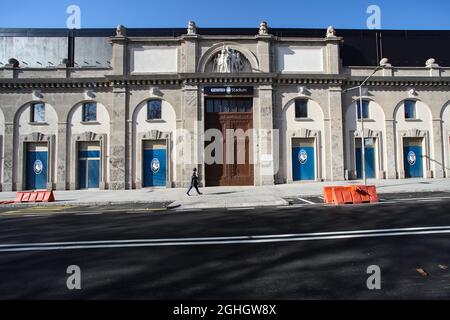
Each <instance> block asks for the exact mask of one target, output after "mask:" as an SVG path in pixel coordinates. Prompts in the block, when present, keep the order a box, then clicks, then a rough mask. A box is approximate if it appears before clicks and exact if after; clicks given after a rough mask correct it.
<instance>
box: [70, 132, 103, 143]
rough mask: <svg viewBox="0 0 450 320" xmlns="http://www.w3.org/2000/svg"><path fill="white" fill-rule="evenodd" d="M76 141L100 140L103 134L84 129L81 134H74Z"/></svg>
mask: <svg viewBox="0 0 450 320" xmlns="http://www.w3.org/2000/svg"><path fill="white" fill-rule="evenodd" d="M76 140H78V141H101V140H103V135H101V134H97V133H94V132H90V131H86V132H84V133H82V134H79V135H77V136H76Z"/></svg>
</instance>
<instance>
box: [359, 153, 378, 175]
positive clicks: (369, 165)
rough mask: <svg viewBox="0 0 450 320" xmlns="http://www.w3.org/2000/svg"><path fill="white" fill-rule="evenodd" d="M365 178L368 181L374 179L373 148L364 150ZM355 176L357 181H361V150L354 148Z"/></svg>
mask: <svg viewBox="0 0 450 320" xmlns="http://www.w3.org/2000/svg"><path fill="white" fill-rule="evenodd" d="M365 151H366V153H365V157H366V161H365V163H366V177H367V178H368V179H374V178H376V173H375V172H376V171H375V148H371V147H368V148H366V150H365ZM356 176H357V178H358V179H362V177H363V174H362V150H361V148H356Z"/></svg>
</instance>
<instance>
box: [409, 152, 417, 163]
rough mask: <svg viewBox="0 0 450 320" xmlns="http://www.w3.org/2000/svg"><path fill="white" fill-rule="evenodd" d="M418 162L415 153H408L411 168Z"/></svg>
mask: <svg viewBox="0 0 450 320" xmlns="http://www.w3.org/2000/svg"><path fill="white" fill-rule="evenodd" d="M416 161H417V156H416V154H415V152H414V151H410V152H409V153H408V163H409V164H410V165H411V166H413V165H415V164H416Z"/></svg>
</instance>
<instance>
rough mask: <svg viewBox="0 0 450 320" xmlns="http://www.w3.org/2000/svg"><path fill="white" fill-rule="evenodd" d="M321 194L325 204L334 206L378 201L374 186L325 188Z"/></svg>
mask: <svg viewBox="0 0 450 320" xmlns="http://www.w3.org/2000/svg"><path fill="white" fill-rule="evenodd" d="M323 193H324V201H325V203H329V204H335V205H342V204H361V203H376V202H379V201H380V199H379V198H378V195H377V188H376V187H375V186H336V187H325V188H324V190H323Z"/></svg>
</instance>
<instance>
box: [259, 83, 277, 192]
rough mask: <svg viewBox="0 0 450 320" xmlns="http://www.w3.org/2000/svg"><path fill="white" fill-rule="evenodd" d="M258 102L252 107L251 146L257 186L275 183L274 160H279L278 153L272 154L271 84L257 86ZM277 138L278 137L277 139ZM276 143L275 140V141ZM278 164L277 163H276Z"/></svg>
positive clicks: (273, 135) (274, 135) (273, 134)
mask: <svg viewBox="0 0 450 320" xmlns="http://www.w3.org/2000/svg"><path fill="white" fill-rule="evenodd" d="M258 98H259V99H258V100H259V101H258V103H257V104H255V106H257V108H254V115H253V116H254V130H255V135H254V137H255V141H253V146H254V148H255V152H253V154H254V155H255V156H256V159H254V163H255V169H254V170H255V172H254V174H255V184H256V185H257V186H264V185H274V184H275V178H274V175H275V167H276V164H275V163H274V161H278V162H279V161H280V158H279V155H277V153H275V155H277V159H275V155H274V147H276V146H273V142H274V140H273V139H274V137H275V138H276V137H277V135H276V134H275V133H274V129H273V87H272V85H262V86H260V87H259V88H258ZM278 140H279V139H278ZM275 142H276V143H278V142H277V141H275ZM278 166H279V164H278Z"/></svg>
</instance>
